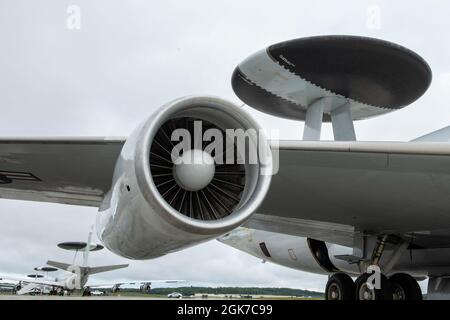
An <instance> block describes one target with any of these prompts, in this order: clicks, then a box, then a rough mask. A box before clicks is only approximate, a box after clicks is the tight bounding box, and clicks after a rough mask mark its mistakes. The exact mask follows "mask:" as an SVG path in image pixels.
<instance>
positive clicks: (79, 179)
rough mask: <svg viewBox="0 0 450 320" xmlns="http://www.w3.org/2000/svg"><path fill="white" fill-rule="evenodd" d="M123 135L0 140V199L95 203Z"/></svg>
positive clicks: (108, 177) (107, 185)
mask: <svg viewBox="0 0 450 320" xmlns="http://www.w3.org/2000/svg"><path fill="white" fill-rule="evenodd" d="M124 141H125V140H124V139H108V138H83V139H79V138H77V139H71V138H61V139H2V140H0V198H6V199H18V200H32V201H45V202H56V203H65V204H75V205H86V206H98V205H99V204H100V203H101V201H102V199H103V197H104V194H105V193H106V192H107V191H108V190H109V188H110V186H111V181H112V175H113V170H114V165H115V163H116V160H117V157H118V155H119V153H120V150H121V149H122V146H123V143H124Z"/></svg>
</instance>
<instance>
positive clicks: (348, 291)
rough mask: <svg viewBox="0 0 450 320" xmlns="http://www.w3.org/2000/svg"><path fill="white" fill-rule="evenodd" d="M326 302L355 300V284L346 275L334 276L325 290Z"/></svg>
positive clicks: (338, 274) (337, 274) (336, 274)
mask: <svg viewBox="0 0 450 320" xmlns="http://www.w3.org/2000/svg"><path fill="white" fill-rule="evenodd" d="M325 299H326V300H355V283H354V282H353V280H352V278H350V276H348V275H347V274H345V273H335V274H333V275H332V276H331V277H330V278H329V279H328V282H327V287H326V289H325Z"/></svg>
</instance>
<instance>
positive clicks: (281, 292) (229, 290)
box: [149, 287, 323, 298]
mask: <svg viewBox="0 0 450 320" xmlns="http://www.w3.org/2000/svg"><path fill="white" fill-rule="evenodd" d="M172 292H179V293H181V294H182V295H183V296H193V295H195V294H221V295H252V296H254V295H271V296H292V297H313V298H320V297H323V293H321V292H316V291H309V290H302V289H290V288H257V287H251V288H246V287H217V288H212V287H180V288H154V289H150V290H149V293H150V294H158V295H168V294H169V293H172Z"/></svg>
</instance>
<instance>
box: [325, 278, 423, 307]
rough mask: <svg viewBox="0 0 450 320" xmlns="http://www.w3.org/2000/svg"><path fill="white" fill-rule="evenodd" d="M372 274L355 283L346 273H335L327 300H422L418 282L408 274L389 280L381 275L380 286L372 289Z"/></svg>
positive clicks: (330, 282) (329, 286)
mask: <svg viewBox="0 0 450 320" xmlns="http://www.w3.org/2000/svg"><path fill="white" fill-rule="evenodd" d="M370 276H371V274H368V273H364V274H362V275H360V276H359V277H358V278H357V279H356V281H355V282H353V280H352V278H350V276H348V275H347V274H345V273H335V274H334V275H332V276H331V277H330V278H329V279H328V282H327V286H326V289H325V299H326V300H422V291H421V290H420V287H419V284H418V283H417V281H416V280H415V279H414V278H413V277H411V276H410V275H409V274H406V273H397V274H394V275H393V276H391V277H390V278H387V277H386V276H385V275H383V274H380V286H379V288H378V289H377V288H376V287H371V286H370V285H369V283H370V282H369V281H368V280H369V277H370Z"/></svg>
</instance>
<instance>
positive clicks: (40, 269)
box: [34, 266, 58, 272]
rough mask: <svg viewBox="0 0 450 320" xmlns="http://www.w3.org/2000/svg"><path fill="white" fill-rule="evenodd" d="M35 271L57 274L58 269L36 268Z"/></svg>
mask: <svg viewBox="0 0 450 320" xmlns="http://www.w3.org/2000/svg"><path fill="white" fill-rule="evenodd" d="M34 270H36V271H43V272H55V271H58V269H57V268H55V267H48V266H43V267H36V268H34Z"/></svg>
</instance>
